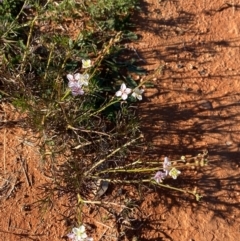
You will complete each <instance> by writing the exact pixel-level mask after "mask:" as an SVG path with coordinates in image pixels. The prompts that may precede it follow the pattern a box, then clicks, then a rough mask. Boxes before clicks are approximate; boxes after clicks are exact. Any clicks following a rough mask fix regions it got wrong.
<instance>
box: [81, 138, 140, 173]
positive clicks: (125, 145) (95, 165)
mask: <svg viewBox="0 0 240 241" xmlns="http://www.w3.org/2000/svg"><path fill="white" fill-rule="evenodd" d="M142 137H143V136H142V135H140V136H138V137H137V138H135V139H133V140H131V141H129V142H127V143H125V144H124V145H123V146H121V147H119V148H117V149H115V150H114V151H113V152H111V153H110V154H109V155H107V156H106V158H104V159H101V160H100V161H98V162H97V163H96V164H94V165H93V166H92V167H91V168H90V169H89V170H88V171H86V172H85V173H84V176H87V175H88V174H89V173H90V172H92V171H93V170H94V169H96V168H97V167H98V166H99V165H101V164H102V163H103V162H105V161H106V160H107V159H108V158H110V157H111V156H113V155H114V154H116V153H117V152H119V151H120V150H121V149H122V148H125V147H127V146H129V145H131V144H132V143H134V142H135V141H137V140H138V139H140V138H142Z"/></svg>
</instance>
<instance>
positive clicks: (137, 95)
mask: <svg viewBox="0 0 240 241" xmlns="http://www.w3.org/2000/svg"><path fill="white" fill-rule="evenodd" d="M143 92H144V89H139V88H138V87H136V88H135V89H133V93H132V96H133V97H134V98H136V99H138V100H142V94H143Z"/></svg>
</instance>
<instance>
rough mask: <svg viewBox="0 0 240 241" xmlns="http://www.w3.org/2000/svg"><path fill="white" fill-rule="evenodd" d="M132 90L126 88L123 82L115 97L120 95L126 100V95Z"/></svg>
mask: <svg viewBox="0 0 240 241" xmlns="http://www.w3.org/2000/svg"><path fill="white" fill-rule="evenodd" d="M131 92H132V90H131V89H130V88H127V86H126V85H125V84H124V83H123V84H122V85H121V87H120V90H119V91H117V92H116V94H115V95H116V96H117V97H121V98H122V99H123V100H126V99H127V98H128V95H129V94H130V93H131Z"/></svg>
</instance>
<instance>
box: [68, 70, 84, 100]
mask: <svg viewBox="0 0 240 241" xmlns="http://www.w3.org/2000/svg"><path fill="white" fill-rule="evenodd" d="M82 78H83V77H82V75H81V74H79V73H76V74H74V75H72V74H68V75H67V79H68V80H69V82H68V87H69V88H70V90H71V92H72V95H73V96H77V95H83V94H84V91H83V89H82V85H83V83H82Z"/></svg>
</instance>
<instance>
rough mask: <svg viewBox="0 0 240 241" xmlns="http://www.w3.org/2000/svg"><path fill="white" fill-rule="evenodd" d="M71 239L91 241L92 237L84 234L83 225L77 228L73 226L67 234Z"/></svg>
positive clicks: (74, 240) (73, 240)
mask: <svg viewBox="0 0 240 241" xmlns="http://www.w3.org/2000/svg"><path fill="white" fill-rule="evenodd" d="M67 236H68V238H70V239H71V241H93V238H89V237H88V236H87V234H86V230H85V227H84V226H83V225H81V226H79V227H78V228H73V229H72V232H71V233H69V234H67Z"/></svg>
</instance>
